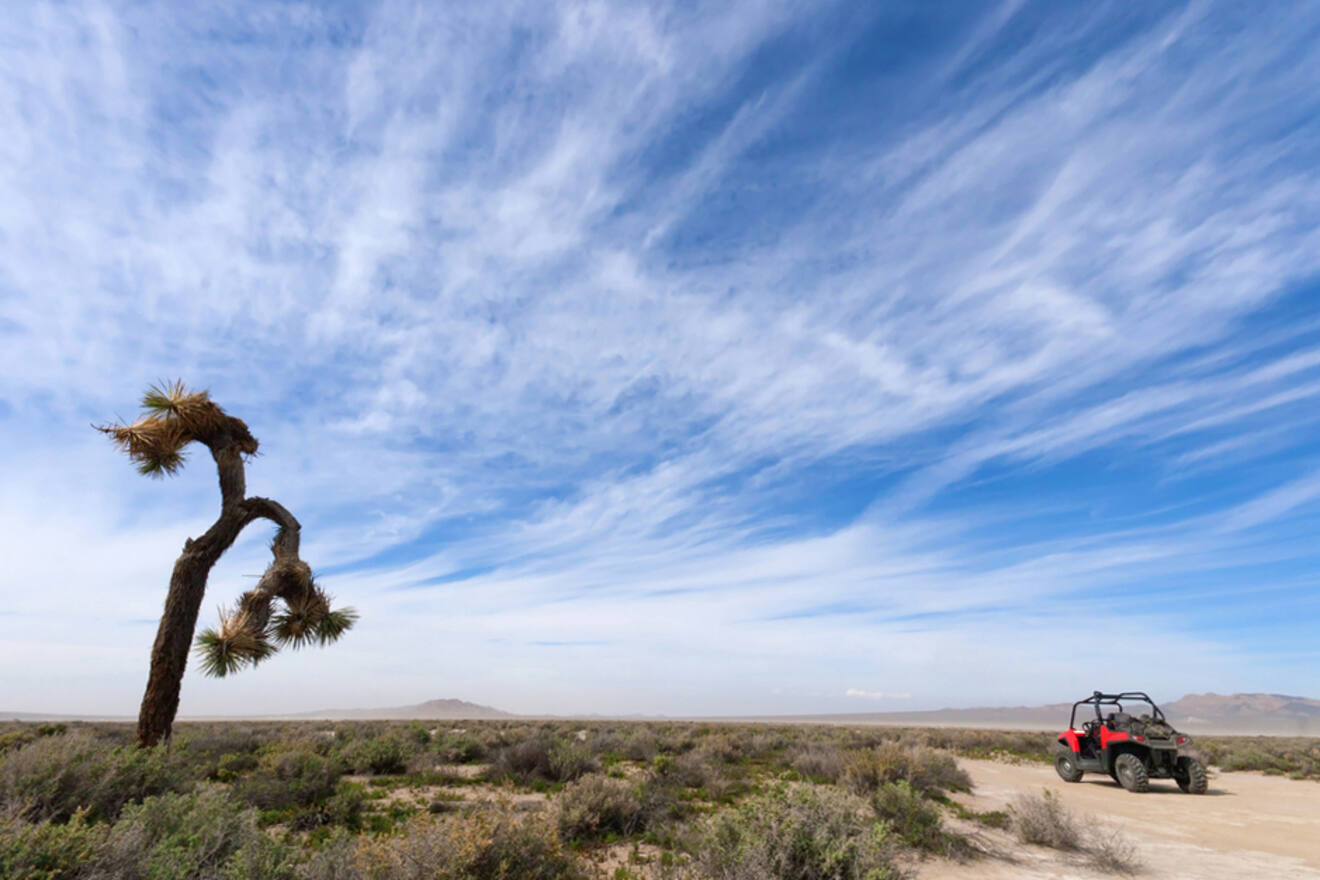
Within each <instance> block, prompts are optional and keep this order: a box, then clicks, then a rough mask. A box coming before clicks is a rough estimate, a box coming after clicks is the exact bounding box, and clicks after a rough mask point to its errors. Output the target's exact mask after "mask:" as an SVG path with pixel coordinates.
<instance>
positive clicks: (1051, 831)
mask: <svg viewBox="0 0 1320 880" xmlns="http://www.w3.org/2000/svg"><path fill="white" fill-rule="evenodd" d="M1009 813H1010V814H1011V815H1012V817H1013V831H1014V833H1016V834H1017V838H1018V840H1020V841H1022V842H1023V843H1034V844H1037V845H1039V846H1048V847H1051V848H1052V849H1063V850H1075V849H1078V848H1080V847H1081V843H1082V830H1081V826H1080V825H1079V823H1078V822H1077V817H1075V816H1074V815H1073V814H1072V813H1071V812H1070V811H1069V810H1068V809H1067V808H1066V807H1064V806H1063V804H1061V803H1059V796H1058V795H1056V794H1055V793H1054V792H1052V791H1050V790H1049V789H1042V790H1041V793H1040V794H1020V795H1018V796H1017V797H1016V798H1014V799H1013V802H1012V803H1011V804H1010V805H1009Z"/></svg>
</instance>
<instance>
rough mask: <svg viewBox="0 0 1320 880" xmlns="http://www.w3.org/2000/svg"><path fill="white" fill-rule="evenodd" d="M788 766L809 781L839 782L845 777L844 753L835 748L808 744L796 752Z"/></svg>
mask: <svg viewBox="0 0 1320 880" xmlns="http://www.w3.org/2000/svg"><path fill="white" fill-rule="evenodd" d="M788 765H789V766H790V767H792V768H793V769H794V770H796V771H797V772H798V773H800V774H802V775H803V776H805V777H807V778H808V779H813V780H818V781H824V782H838V781H839V779H840V777H842V776H843V752H842V751H840V750H839V749H838V748H837V747H835V746H825V745H819V744H817V743H808V744H807V745H806V746H804V747H802V748H799V749H798V750H797V751H796V752H794V754H793V755H792V756H791V757H790V758H789V761H788Z"/></svg>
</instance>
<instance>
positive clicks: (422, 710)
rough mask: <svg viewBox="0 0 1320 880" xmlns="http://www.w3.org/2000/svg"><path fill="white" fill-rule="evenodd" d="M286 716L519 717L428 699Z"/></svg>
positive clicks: (464, 703)
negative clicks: (381, 707) (422, 701)
mask: <svg viewBox="0 0 1320 880" xmlns="http://www.w3.org/2000/svg"><path fill="white" fill-rule="evenodd" d="M280 717H283V718H319V719H325V720H327V721H349V720H354V719H356V720H363V719H372V720H379V721H387V720H388V721H395V720H403V721H411V720H418V721H459V720H463V721H468V720H471V721H477V720H486V719H492V718H516V717H517V716H516V715H512V714H510V713H508V712H503V711H501V710H499V709H492V708H491V707H490V706H481V705H478V704H477V703H469V702H468V701H467V700H427V701H426V702H425V703H418V704H417V705H415V706H395V707H393V708H387V709H321V710H319V711H316V712H300V713H298V714H297V715H284V716H280Z"/></svg>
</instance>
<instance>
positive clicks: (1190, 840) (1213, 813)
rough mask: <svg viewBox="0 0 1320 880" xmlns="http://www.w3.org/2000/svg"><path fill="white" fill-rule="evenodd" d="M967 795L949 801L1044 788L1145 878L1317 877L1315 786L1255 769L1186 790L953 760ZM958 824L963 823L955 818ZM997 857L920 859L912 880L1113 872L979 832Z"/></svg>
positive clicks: (969, 802)
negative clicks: (1128, 850) (1203, 789)
mask: <svg viewBox="0 0 1320 880" xmlns="http://www.w3.org/2000/svg"><path fill="white" fill-rule="evenodd" d="M959 764H961V765H962V766H963V767H964V768H965V769H966V770H967V772H968V773H970V774H971V776H972V782H973V784H974V786H975V793H974V794H972V795H959V796H958V800H959V801H961V802H962V803H964V804H965V805H966V806H968V807H970V808H971V809H974V810H978V811H986V810H1002V809H1004V808H1005V807H1006V806H1007V804H1008V803H1009V801H1011V800H1012V799H1013V797H1014V796H1015V795H1016V794H1018V793H1019V792H1039V791H1040V790H1041V789H1042V788H1048V789H1049V790H1051V791H1053V792H1055V793H1056V794H1057V795H1058V796H1059V798H1060V799H1061V801H1062V802H1063V804H1064V806H1066V807H1067V808H1068V809H1069V810H1071V811H1072V812H1073V813H1074V814H1075V815H1077V816H1078V817H1079V818H1082V819H1083V820H1085V821H1090V822H1096V823H1099V824H1101V825H1105V826H1109V827H1112V828H1117V829H1119V830H1120V831H1122V833H1123V834H1124V836H1126V837H1127V838H1128V839H1129V840H1130V841H1131V842H1132V843H1133V844H1135V846H1136V851H1137V854H1138V857H1139V858H1140V860H1141V862H1142V869H1141V871H1140V873H1139V875H1138V876H1139V877H1142V878H1148V880H1164V878H1168V880H1174V878H1179V880H1181V878H1192V880H1221V878H1222V880H1228V878H1234V880H1238V878H1261V880H1320V783H1317V782H1309V781H1294V780H1291V779H1284V778H1281V777H1277V776H1262V775H1259V774H1255V773H1223V774H1216V775H1214V776H1212V778H1211V780H1210V792H1209V793H1208V794H1205V795H1199V796H1198V795H1187V794H1183V793H1182V792H1181V791H1179V790H1178V786H1177V785H1175V784H1174V783H1173V781H1172V780H1152V782H1151V785H1150V791H1149V792H1146V793H1145V794H1131V793H1129V792H1127V791H1124V790H1123V789H1122V788H1120V787H1119V786H1118V784H1117V783H1115V782H1113V781H1112V780H1110V779H1109V777H1107V776H1097V775H1095V774H1091V773H1088V774H1087V775H1086V776H1085V778H1084V779H1083V781H1082V782H1079V783H1075V784H1068V783H1066V782H1064V781H1063V780H1061V779H1059V777H1058V775H1057V774H1056V773H1055V772H1054V769H1053V768H1052V767H1048V766H1040V765H1034V764H1008V763H1000V762H997V761H969V760H960V761H959ZM958 827H959V828H960V829H962V828H969V827H971V826H970V825H967V824H964V823H958ZM981 837H982V842H983V845H985V846H987V847H988V848H989V849H991V850H992V851H993V852H994V853H995V854H996V856H997V857H991V858H985V859H979V860H976V861H974V862H971V863H968V864H957V863H954V862H947V861H942V860H932V861H927V862H924V863H922V864H921V865H920V866H919V868H918V874H917V876H918V877H919V878H920V880H947V878H954V877H958V878H962V877H969V878H970V877H975V878H988V880H1000V878H1002V880H1008V878H1024V880H1030V878H1060V880H1062V878H1087V880H1089V878H1094V877H1108V876H1112V875H1108V874H1104V873H1102V872H1099V871H1096V870H1094V869H1092V868H1090V867H1088V866H1087V865H1086V864H1085V857H1084V856H1069V855H1065V854H1061V853H1057V852H1054V851H1052V850H1047V849H1042V848H1040V847H1029V846H1023V845H1021V844H1018V843H1016V842H1015V841H1013V840H1012V838H1011V837H1010V836H1009V835H1007V834H1006V833H1001V832H993V831H982V832H981Z"/></svg>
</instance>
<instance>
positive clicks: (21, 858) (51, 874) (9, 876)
mask: <svg viewBox="0 0 1320 880" xmlns="http://www.w3.org/2000/svg"><path fill="white" fill-rule="evenodd" d="M108 833H109V826H108V825H105V824H104V823H97V824H89V823H88V822H87V821H86V819H84V818H83V816H82V814H77V815H75V816H74V817H73V819H72V820H71V821H69V822H67V823H65V824H59V825H56V824H53V823H50V822H41V823H39V824H36V825H32V824H29V823H27V822H23V821H21V820H16V819H11V820H4V819H0V877H4V878H5V880H65V878H72V877H77V876H78V875H79V873H80V872H81V871H83V870H84V869H85V867H86V866H87V865H90V864H92V863H93V862H94V861H95V860H96V858H97V855H98V853H99V852H100V851H101V848H102V847H103V846H104V844H105V838H106V835H107V834H108Z"/></svg>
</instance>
